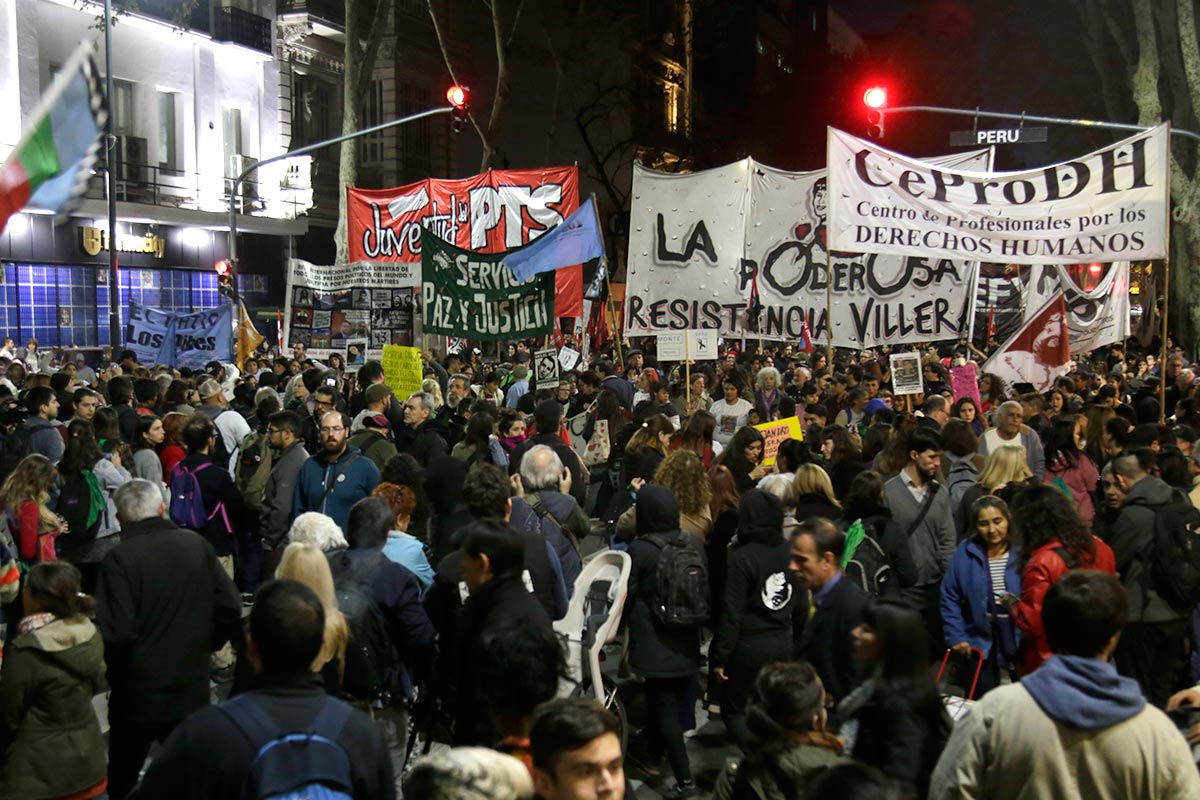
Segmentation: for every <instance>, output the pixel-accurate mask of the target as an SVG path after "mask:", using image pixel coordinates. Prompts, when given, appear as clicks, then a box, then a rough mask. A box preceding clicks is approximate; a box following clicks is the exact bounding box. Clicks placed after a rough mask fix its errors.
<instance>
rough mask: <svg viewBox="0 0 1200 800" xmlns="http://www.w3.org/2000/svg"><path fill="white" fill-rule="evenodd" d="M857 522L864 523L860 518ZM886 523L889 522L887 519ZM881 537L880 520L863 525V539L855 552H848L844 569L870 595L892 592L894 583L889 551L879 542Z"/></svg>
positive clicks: (847, 575) (877, 595) (848, 576)
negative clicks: (886, 551)
mask: <svg viewBox="0 0 1200 800" xmlns="http://www.w3.org/2000/svg"><path fill="white" fill-rule="evenodd" d="M857 523H858V524H862V520H858V521H857ZM884 524H887V523H886V521H884ZM851 527H854V526H853V525H851ZM879 538H882V533H881V531H880V530H879V524H878V522H876V523H875V524H872V525H863V538H862V541H860V542H859V543H858V546H857V547H855V548H854V551H853V552H851V553H847V561H846V566H845V570H844V571H845V573H846V577H847V578H849V579H850V580H852V581H853V582H854V583H856V584H858V587H859V588H860V589H862V590H863V591H864V592H866V593H867V595H869V596H870V597H879V596H881V595H884V594H891V593H892V592H891V591H890V590H891V589H892V588H893V585H894V580H893V578H894V575H893V574H892V565H891V563H889V562H888V557H887V553H885V552H884V550H883V547H882V546H881V545H880V544H879Z"/></svg>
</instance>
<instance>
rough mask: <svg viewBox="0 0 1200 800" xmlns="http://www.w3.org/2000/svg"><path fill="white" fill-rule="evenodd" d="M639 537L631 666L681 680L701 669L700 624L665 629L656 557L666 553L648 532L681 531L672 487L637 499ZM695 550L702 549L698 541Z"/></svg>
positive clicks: (632, 549)
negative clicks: (659, 610) (658, 605)
mask: <svg viewBox="0 0 1200 800" xmlns="http://www.w3.org/2000/svg"><path fill="white" fill-rule="evenodd" d="M637 531H638V538H636V539H634V540H633V543H632V544H630V545H629V557H630V558H631V559H632V560H633V572H632V573H631V574H630V576H629V596H628V601H627V606H626V607H627V608H628V609H629V610H628V612H627V613H628V614H629V663H630V666H632V667H633V669H634V670H635V671H636V672H637V673H638V674H640V675H641V676H642V677H644V678H681V677H684V676H686V675H694V674H695V673H696V671H697V670H698V669H699V667H700V626H698V625H697V626H695V627H691V626H689V627H683V626H667V625H664V624H663V623H662V622H661V621H660V620H659V618H658V615H657V614H655V613H654V608H653V605H654V600H655V587H656V586H657V585H658V576H657V571H658V559H659V556H660V555H661V553H662V551H661V550H660V549H659V548H658V546H657V545H655V544H653V543H652V542H649V541H647V540H646V539H645V538H644V537H645V534H647V533H662V534H665V535H667V536H673V535H676V534H678V533H679V503H678V502H677V501H676V500H675V495H674V494H673V493H672V492H671V490H669V489H664V488H663V487H661V486H654V485H649V486H643V487H642V490H641V491H640V492H638V500H637ZM695 544H696V547H698V548H699V547H702V546H703V545H702V544H701V543H700V540H699V539H697V540H696V542H695Z"/></svg>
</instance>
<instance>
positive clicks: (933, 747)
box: [839, 682, 951, 797]
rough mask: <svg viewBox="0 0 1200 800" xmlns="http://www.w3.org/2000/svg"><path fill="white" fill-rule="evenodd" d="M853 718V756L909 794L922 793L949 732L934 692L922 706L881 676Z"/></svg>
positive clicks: (920, 795) (948, 722)
mask: <svg viewBox="0 0 1200 800" xmlns="http://www.w3.org/2000/svg"><path fill="white" fill-rule="evenodd" d="M839 710H840V709H839ZM853 719H854V720H856V721H857V722H858V731H857V734H856V735H855V739H854V749H853V750H852V752H851V755H852V756H854V760H855V761H861V762H863V763H865V764H870V765H871V766H873V767H875V768H877V769H879V770H880V771H881V772H883V774H885V775H887V776H888V777H890V778H892V779H893V780H895V781H896V782H897V783H899V784H900V786H901V788H902V789H903V790H905V791H906V792H913V793H914V795H913V796H915V797H924V796H925V793H926V791H927V790H928V788H929V776H930V775H931V774H932V773H933V770H934V766H935V765H936V764H937V761H938V757H939V756H940V755H941V753H942V750H943V748H944V747H945V744H946V739H947V738H948V737H949V735H950V724H951V723H950V719H949V717H947V716H946V712H945V710H944V709H943V708H942V704H941V702H940V700H939V699H938V698H937V696H936V695H934V696H933V697H932V698H931V700H930V702H928V703H927V704H926V705H925V706H924V707H922V706H921V705H919V704H918V702H917V701H916V700H915V699H914V697H913V695H912V694H911V693H909V692H907V691H901V690H891V689H889V688H886V686H885V685H884V684H883V683H882V682H881V683H878V684H876V687H875V689H874V691H872V692H871V694H870V696H869V698H868V699H867V701H866V702H865V704H863V705H862V706H861V707H860V708H858V710H857V711H856V712H855V713H854V715H853Z"/></svg>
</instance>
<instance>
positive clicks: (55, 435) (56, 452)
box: [21, 417, 67, 464]
mask: <svg viewBox="0 0 1200 800" xmlns="http://www.w3.org/2000/svg"><path fill="white" fill-rule="evenodd" d="M21 427H22V428H24V429H25V430H27V431H29V452H30V453H40V454H41V455H44V456H45V457H46V458H48V459H50V463H51V464H57V463H58V462H59V461H61V460H62V457H63V453H64V452H66V449H67V441H66V439H64V438H63V435H62V433H60V432H59V430H60V428H59V426H58V425H55V424H54V423H53V422H51V421H50V420H48V419H42V418H41V417H28V418H27V419H26V420H25V422H24V423H22V425H21Z"/></svg>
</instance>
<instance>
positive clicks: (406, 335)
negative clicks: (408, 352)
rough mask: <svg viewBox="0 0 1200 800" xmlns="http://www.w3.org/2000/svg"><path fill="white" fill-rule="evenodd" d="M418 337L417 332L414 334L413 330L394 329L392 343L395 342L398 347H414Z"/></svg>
mask: <svg viewBox="0 0 1200 800" xmlns="http://www.w3.org/2000/svg"><path fill="white" fill-rule="evenodd" d="M416 339H417V337H416V334H414V333H413V332H412V331H411V330H403V331H398V330H395V329H393V330H392V338H391V344H394V345H396V346H398V347H412V346H413V345H414V344H416Z"/></svg>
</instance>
